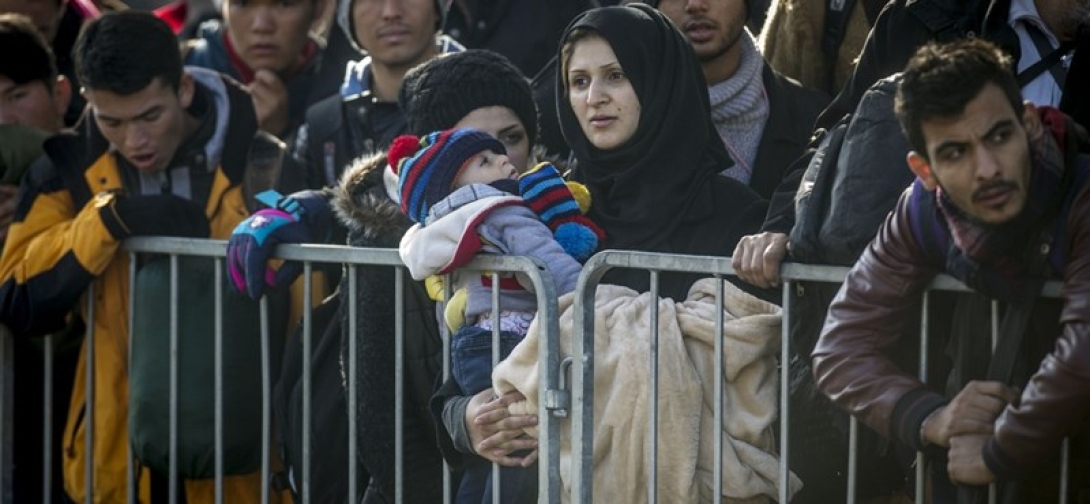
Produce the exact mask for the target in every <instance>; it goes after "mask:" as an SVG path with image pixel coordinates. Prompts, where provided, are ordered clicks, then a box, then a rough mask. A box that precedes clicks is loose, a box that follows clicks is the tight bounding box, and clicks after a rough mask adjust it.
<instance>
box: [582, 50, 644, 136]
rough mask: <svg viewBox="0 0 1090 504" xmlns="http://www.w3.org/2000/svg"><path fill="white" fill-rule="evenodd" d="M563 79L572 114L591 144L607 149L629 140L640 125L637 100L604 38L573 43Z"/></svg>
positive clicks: (638, 100)
mask: <svg viewBox="0 0 1090 504" xmlns="http://www.w3.org/2000/svg"><path fill="white" fill-rule="evenodd" d="M564 79H565V82H566V83H567V90H568V101H569V102H571V108H572V112H574V113H575V118H576V119H577V120H578V121H579V126H580V127H581V128H582V129H583V134H584V135H586V136H587V140H589V141H590V143H591V145H593V146H595V147H597V148H598V149H601V150H611V149H615V148H617V147H620V146H621V145H623V144H624V143H625V142H627V141H628V140H629V139H630V138H632V135H633V134H635V133H636V128H637V127H638V126H639V125H640V99H639V98H638V97H637V96H636V90H635V89H633V88H632V83H631V82H630V81H629V80H628V76H626V75H625V73H624V70H623V69H622V68H621V63H620V62H619V61H617V55H616V54H614V53H613V48H612V47H610V45H609V43H608V42H606V41H605V39H603V38H601V37H589V38H584V39H581V40H578V41H576V42H575V46H574V47H573V48H572V53H571V60H570V61H569V62H568V65H567V75H565V76H564Z"/></svg>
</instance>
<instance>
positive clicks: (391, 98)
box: [282, 0, 463, 192]
mask: <svg viewBox="0 0 1090 504" xmlns="http://www.w3.org/2000/svg"><path fill="white" fill-rule="evenodd" d="M450 2H451V0H342V1H341V2H339V4H338V5H337V24H338V25H339V27H340V28H341V30H343V31H344V33H345V35H347V37H348V40H349V41H350V42H352V45H353V46H355V48H356V49H358V50H359V51H360V53H361V54H365V55H366V56H365V57H364V58H363V59H362V60H359V61H352V62H349V63H348V65H347V67H346V68H345V74H344V82H342V83H341V88H340V92H339V93H338V94H336V95H333V96H329V97H327V98H325V99H322V100H321V101H319V102H318V103H315V104H314V105H313V106H311V107H310V108H309V109H307V113H306V121H305V122H304V124H303V125H302V126H301V127H300V128H299V131H298V133H297V134H296V137H295V141H294V142H293V146H292V158H293V160H294V163H292V165H291V167H290V168H287V169H285V178H284V179H283V181H282V186H283V188H284V190H285V192H289V191H295V190H299V189H303V188H314V189H316V188H319V187H323V186H332V185H336V183H337V180H338V179H339V177H340V174H341V172H343V171H344V169H345V168H346V167H347V166H348V164H349V162H351V161H352V160H354V159H356V158H358V157H360V156H362V155H365V154H370V153H374V152H377V151H379V150H382V149H384V148H385V147H386V146H388V145H389V144H390V142H391V141H392V140H393V139H394V137H396V136H398V135H401V134H403V133H405V117H404V115H403V114H402V112H401V109H400V108H398V106H397V96H398V91H399V90H400V89H401V82H402V80H403V79H404V78H405V73H407V72H408V71H409V69H411V68H413V67H415V66H416V65H419V64H420V63H423V62H425V61H427V60H429V59H431V58H434V57H435V56H436V55H439V54H443V53H448V52H460V51H462V50H463V47H462V46H461V45H460V44H458V43H457V42H455V41H454V39H451V38H450V37H447V36H446V35H440V34H439V29H440V28H442V26H443V21H444V20H445V19H446V14H447V10H448V9H449V8H450Z"/></svg>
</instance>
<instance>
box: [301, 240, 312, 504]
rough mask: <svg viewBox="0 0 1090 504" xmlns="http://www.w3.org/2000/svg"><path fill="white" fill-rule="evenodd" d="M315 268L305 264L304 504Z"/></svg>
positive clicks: (307, 501) (306, 500)
mask: <svg viewBox="0 0 1090 504" xmlns="http://www.w3.org/2000/svg"><path fill="white" fill-rule="evenodd" d="M312 272H313V266H312V265H311V263H310V262H304V263H303V307H302V311H303V487H302V489H301V490H302V491H301V494H302V497H303V504H310V460H311V459H310V421H311V415H312V411H311V406H312V404H313V403H312V398H313V392H312V390H311V388H312V387H313V382H312V380H313V377H312V376H311V373H312V372H313V369H311V364H312V363H311V350H312V348H313V347H312V346H311V342H312V341H313V338H314V335H313V333H312V330H313V329H312V325H313V321H312V318H311V313H310V308H311V306H310V300H311V298H312V297H313V296H314V285H313V279H312V278H311V273H312Z"/></svg>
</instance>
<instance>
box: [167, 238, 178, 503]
mask: <svg viewBox="0 0 1090 504" xmlns="http://www.w3.org/2000/svg"><path fill="white" fill-rule="evenodd" d="M178 310H179V308H178V256H177V255H175V254H171V256H170V455H169V459H170V463H169V464H170V465H169V466H168V469H167V475H168V478H170V482H169V483H168V484H169V486H170V504H176V503H177V502H178Z"/></svg>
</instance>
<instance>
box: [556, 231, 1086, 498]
mask: <svg viewBox="0 0 1090 504" xmlns="http://www.w3.org/2000/svg"><path fill="white" fill-rule="evenodd" d="M614 268H621V269H635V270H646V271H647V272H648V275H649V278H650V285H651V293H652V295H653V296H658V285H659V275H660V274H661V273H663V272H677V273H697V274H707V275H708V276H711V277H715V278H723V277H724V276H733V275H734V269H733V268H732V266H731V258H729V257H708V256H686V255H670V254H654V253H645V252H627V251H613V250H609V251H604V252H600V253H598V254H597V255H595V256H594V257H592V258H591V259H590V261H588V262H587V264H586V265H585V266H584V268H583V271H582V274H581V275H580V278H579V284H578V286H577V287H576V293H577V294H576V300H575V322H574V324H575V333H576V335H577V336H576V337H575V341H573V349H572V353H573V357H574V366H573V369H572V373H573V380H572V381H573V385H572V403H573V406H574V409H573V417H572V422H573V425H572V455H571V457H572V502H576V503H591V502H593V486H594V481H593V478H591V477H588V476H589V475H592V474H593V456H594V455H593V439H592V434H593V432H594V418H593V412H594V404H593V400H594V344H593V341H594V313H593V310H594V302H595V292H596V290H597V286H598V284H599V282H600V281H601V279H602V277H603V276H604V275H605V274H606V273H607V272H608V271H609V270H611V269H614ZM848 270H849V268H847V267H836V266H815V265H804V264H784V265H783V267H782V268H781V271H780V276H781V279H782V284H783V285H782V289H783V291H782V292H783V301H782V308H783V310H782V313H783V323H782V333H781V347H780V392H779V401H780V403H779V418H780V446H779V456H780V475H779V476H780V481H779V496H778V499H777V500H778V501H779V502H788V492H789V486H788V477H789V473H788V469H789V468H790V460H789V457H788V453H789V449H788V448H789V443H790V439H789V436H788V425H789V424H790V421H791V420H790V413H791V412H790V408H789V401H788V397H789V396H788V387H789V384H790V376H789V366H788V365H787V363H788V362H790V359H791V355H792V354H791V345H790V343H791V339H790V333H789V328H790V324H789V319H788V313H789V311H790V303H791V296H790V295H789V293H790V292H791V289H792V288H793V286H794V283H795V282H797V281H810V282H823V283H842V282H843V281H844V278H845V276H846V275H847V273H848ZM1061 287H1062V283H1060V282H1056V281H1052V282H1048V283H1046V284H1045V286H1044V289H1043V292H1042V296H1043V297H1052V298H1055V297H1059V295H1060V289H1061ZM931 290H942V291H956V292H971V291H970V289H968V288H967V287H966V286H965V285H964V284H962V283H961V282H959V281H957V280H955V279H953V278H952V277H949V276H946V275H940V276H938V277H936V278H935V279H934V280H933V281H932V283H931V284H930V286H929V287H928V291H925V293H924V299H923V306H924V310H923V313H922V314H921V317H922V330H921V333H920V345H921V349H920V367H919V378H920V379H921V380H922V381H926V378H927V366H928V362H927V344H928V338H929V334H928V330H927V329H928V324H927V322H928V315H929V314H928V310H927V308H926V307H927V301H928V299H927V296H928V294H927V292H929V291H931ZM722 298H723V285H722V282H719V287H718V292H717V295H716V302H717V303H718V304H719V306H722ZM997 309H998V304H997V303H996V302H993V303H992V317H991V318H992V325H991V332H992V346H993V348H994V346H995V344H996V342H997V339H998V331H999V318H998V316H997ZM718 311H719V320H718V321H717V322H718V323H717V324H716V325H717V330H716V347H715V352H716V359H715V360H716V362H715V376H717V377H719V376H722V369H723V362H722V361H723V352H722V350H723V349H722V344H723V343H722V339H723V327H722V326H723V322H722V310H718ZM657 315H658V310H652V311H651V320H650V324H649V325H650V327H651V328H652V333H653V334H652V336H651V337H652V339H651V346H650V348H649V352H650V366H651V369H650V381H651V383H650V384H649V388H650V390H651V394H652V398H651V402H650V405H651V406H650V407H649V408H648V415H649V417H650V422H649V425H650V426H651V430H652V432H650V433H649V436H648V452H649V453H650V454H651V455H650V457H649V458H650V460H651V462H650V463H651V468H652V469H651V474H650V475H649V478H648V484H647V496H648V499H647V500H648V502H651V503H654V502H657V499H656V475H655V473H656V472H657V460H656V449H657V447H656V444H657V435H658V433H657V422H656V417H657V411H656V405H657V404H658V395H659V391H658V387H657V379H658V370H657V361H658V348H657V345H656V341H657V339H658V334H657V332H658V329H657V328H658V320H657V319H658V317H657ZM714 394H715V404H714V414H715V420H714V421H715V425H722V422H723V405H722V380H720V379H717V380H715V390H714ZM858 430H859V427H858V423H857V421H856V420H855V418H854V417H853V418H852V419H851V421H850V429H849V436H850V438H849V460H848V480H847V485H848V488H847V497H848V498H847V502H848V503H849V504H855V503H856V501H857V498H856V492H855V490H856V485H857V482H858V468H857V465H858V463H857V459H858V454H857V453H856V452H857V437H858ZM703 442H708V440H703ZM712 442H713V443H714V447H715V467H714V480H713V490H714V493H713V495H722V489H723V481H722V452H721V446H722V429H718V428H717V429H715V439H714V440H713V441H712ZM1062 458H1063V460H1062V464H1063V466H1062V475H1061V483H1060V495H1061V497H1060V503H1061V504H1065V503H1066V501H1067V500H1066V493H1067V488H1068V485H1069V484H1070V482H1069V479H1070V477H1069V469H1070V468H1069V464H1068V459H1069V440H1065V441H1064V445H1063V452H1062ZM925 466H926V464H925V460H924V457H923V454H922V453H921V454H918V455H917V461H916V488H915V496H916V502H917V503H918V504H923V503H924V502H925V495H924V491H925V489H924V481H925V478H924V471H925ZM803 484H804V485H805V481H804V482H803ZM995 498H996V494H995V486H994V485H993V486H992V487H991V489H990V491H989V502H990V503H992V504H994V503H995Z"/></svg>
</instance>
